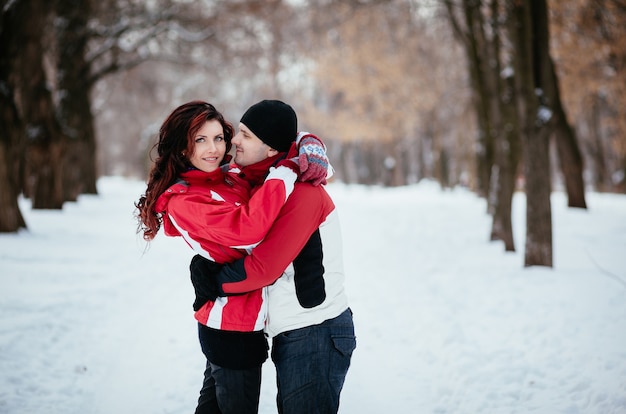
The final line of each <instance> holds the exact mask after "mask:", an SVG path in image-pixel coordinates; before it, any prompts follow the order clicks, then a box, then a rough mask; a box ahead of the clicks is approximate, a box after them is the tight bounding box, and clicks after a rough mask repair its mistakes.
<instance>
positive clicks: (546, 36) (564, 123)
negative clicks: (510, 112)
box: [533, 0, 587, 208]
mask: <svg viewBox="0 0 626 414" xmlns="http://www.w3.org/2000/svg"><path fill="white" fill-rule="evenodd" d="M533 7H537V8H538V9H542V10H538V14H537V15H538V17H539V19H538V23H540V24H541V26H542V27H539V28H538V30H539V31H540V32H541V35H540V38H541V39H543V40H545V41H542V42H541V43H538V44H537V47H538V48H540V51H539V53H540V62H539V64H540V65H541V74H542V75H541V85H540V86H541V88H542V90H543V91H544V93H545V97H546V100H547V104H548V106H549V107H550V109H551V110H552V113H553V116H554V118H555V119H554V136H555V141H556V147H557V153H558V155H559V164H560V167H561V172H562V174H563V179H564V180H565V188H566V190H567V200H568V201H567V205H568V206H569V207H578V208H587V203H586V201H585V184H584V181H583V158H582V155H581V154H580V149H579V147H578V142H577V140H576V133H575V131H574V128H572V127H571V125H570V124H569V122H568V120H567V114H566V113H565V109H564V108H563V104H562V102H561V93H560V91H559V80H558V78H557V75H556V71H555V70H554V63H553V62H552V57H551V56H550V32H549V27H548V12H547V10H548V6H547V3H546V0H541V1H538V2H536V3H533Z"/></svg>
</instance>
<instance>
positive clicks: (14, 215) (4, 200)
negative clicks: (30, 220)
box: [0, 33, 26, 233]
mask: <svg viewBox="0 0 626 414" xmlns="http://www.w3.org/2000/svg"><path fill="white" fill-rule="evenodd" d="M0 38H2V41H3V40H4V33H2V34H0ZM2 41H0V45H3V44H4V43H3V42H2ZM0 47H2V46H0ZM3 50H6V49H3ZM0 62H1V65H0V66H1V67H2V69H0V73H1V74H0V82H2V83H3V84H5V85H8V82H7V81H6V77H5V73H4V72H5V68H6V66H5V59H4V56H3V57H2V58H0ZM5 92H8V91H2V93H0V108H1V110H2V113H0V131H1V132H0V233H13V232H16V231H18V230H19V229H21V228H26V222H25V221H24V217H23V216H22V212H21V211H20V208H19V204H18V196H19V191H18V188H19V187H18V180H17V178H18V177H19V176H18V175H17V174H16V171H15V170H16V168H12V167H15V166H17V167H18V168H17V169H18V170H19V168H20V165H21V164H23V163H22V162H19V159H21V156H18V157H15V156H14V155H15V154H23V152H22V151H16V148H19V146H18V144H17V143H18V142H19V141H20V137H22V136H23V129H22V128H21V125H20V121H19V118H18V115H17V108H16V107H15V102H13V95H12V93H9V94H7V93H5ZM16 161H17V162H18V163H19V164H18V165H16Z"/></svg>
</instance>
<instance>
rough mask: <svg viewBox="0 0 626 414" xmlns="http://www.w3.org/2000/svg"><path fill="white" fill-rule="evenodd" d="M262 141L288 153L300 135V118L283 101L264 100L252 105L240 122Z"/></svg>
mask: <svg viewBox="0 0 626 414" xmlns="http://www.w3.org/2000/svg"><path fill="white" fill-rule="evenodd" d="M239 122H241V123H242V124H244V125H245V126H247V127H248V128H249V129H250V131H252V132H254V135H256V136H257V137H259V139H261V141H263V142H264V143H266V144H267V145H269V146H270V147H272V148H274V149H275V150H276V151H279V152H287V151H289V148H290V147H291V143H292V142H294V141H295V140H296V137H297V135H298V118H297V117H296V113H295V111H294V110H293V108H292V107H291V106H289V105H287V104H286V103H284V102H282V101H276V100H263V101H261V102H259V103H256V104H254V105H252V106H251V107H250V108H248V110H247V111H246V113H245V114H243V116H242V117H241V120H240V121H239Z"/></svg>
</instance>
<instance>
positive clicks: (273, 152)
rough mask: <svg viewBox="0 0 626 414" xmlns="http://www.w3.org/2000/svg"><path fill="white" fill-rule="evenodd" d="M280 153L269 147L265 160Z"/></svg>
mask: <svg viewBox="0 0 626 414" xmlns="http://www.w3.org/2000/svg"><path fill="white" fill-rule="evenodd" d="M279 152H280V151H276V150H275V149H274V148H272V147H269V149H268V150H267V158H271V157H273V156H274V155H276V154H278V153H279Z"/></svg>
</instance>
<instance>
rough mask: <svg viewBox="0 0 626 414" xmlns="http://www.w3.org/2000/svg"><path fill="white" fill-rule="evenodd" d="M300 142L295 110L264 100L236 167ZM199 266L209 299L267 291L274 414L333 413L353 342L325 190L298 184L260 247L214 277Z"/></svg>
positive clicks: (250, 114)
mask: <svg viewBox="0 0 626 414" xmlns="http://www.w3.org/2000/svg"><path fill="white" fill-rule="evenodd" d="M285 125H286V126H287V130H288V133H284V132H285V130H283V129H282V127H283V126H285ZM277 131H280V132H281V133H280V134H277V133H276V132H277ZM301 135H302V134H301ZM297 137H298V135H297V118H296V114H295V112H294V111H293V109H292V108H291V107H290V106H289V105H287V104H285V103H283V102H280V101H267V100H266V101H261V102H259V103H257V104H255V105H253V106H252V107H250V108H249V109H248V110H247V111H246V113H245V114H244V115H243V116H242V118H241V121H240V124H239V132H238V133H237V135H236V136H235V137H234V138H233V140H232V142H233V144H234V145H235V148H236V153H235V158H234V162H235V163H236V164H237V165H239V166H240V167H241V171H242V174H244V175H245V171H246V169H247V168H250V167H253V166H255V165H258V164H259V163H263V161H264V160H266V159H267V158H268V157H271V156H272V155H274V154H275V153H276V152H281V151H286V150H287V149H288V148H289V147H290V145H291V143H292V142H293V141H294V140H296V138H297ZM298 138H299V144H300V147H301V148H305V149H306V148H307V141H306V140H307V139H314V140H312V141H310V143H309V144H308V145H309V147H308V149H309V155H310V154H311V153H315V152H316V150H318V149H319V147H318V146H317V145H318V144H319V141H317V139H315V137H312V136H311V135H306V134H303V136H300V137H298ZM301 151H302V149H301ZM321 155H323V154H321ZM310 159H311V158H310ZM313 159H314V158H313ZM301 167H302V166H301ZM268 168H269V166H268ZM312 168H315V167H312ZM203 260H204V259H203V258H201V257H198V256H196V257H194V259H193V260H192V265H191V270H192V280H194V285H195V286H196V289H197V291H202V292H205V293H204V294H206V295H207V296H215V295H216V293H217V294H219V296H228V295H233V294H238V293H243V292H248V291H251V290H254V289H258V288H261V287H263V286H268V287H267V295H268V318H267V324H266V333H267V334H268V336H270V337H271V338H272V361H273V362H274V364H275V366H276V378H277V385H278V395H277V405H278V412H279V413H281V414H291V413H298V414H306V413H336V412H337V411H338V409H339V396H340V393H341V389H342V387H343V383H344V380H345V377H346V374H347V372H348V368H349V366H350V359H351V356H352V352H353V350H354V349H355V347H356V338H355V336H354V325H353V320H352V311H351V310H350V308H349V307H348V300H347V297H346V294H345V291H344V271H343V258H342V240H341V231H340V227H339V221H338V217H337V212H336V210H335V206H334V204H333V202H332V200H331V198H330V196H329V195H328V193H327V192H326V190H325V189H324V187H323V186H320V185H318V186H315V185H312V184H310V183H303V182H297V183H296V185H295V187H294V190H293V192H292V194H291V196H290V198H289V199H288V200H287V202H286V203H285V205H284V207H283V208H282V210H281V212H280V214H279V216H278V218H277V219H276V221H275V222H274V225H273V226H272V228H271V230H270V231H269V233H268V234H267V236H266V237H265V239H264V240H263V242H262V243H261V244H259V245H258V246H257V247H256V248H254V249H253V250H252V253H251V255H249V256H247V257H246V258H245V259H241V260H238V261H236V262H234V263H232V264H229V265H225V266H224V267H223V268H222V269H221V270H220V271H219V272H217V273H216V272H215V268H213V267H211V266H205V265H204V264H203ZM199 285H201V286H199Z"/></svg>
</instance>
